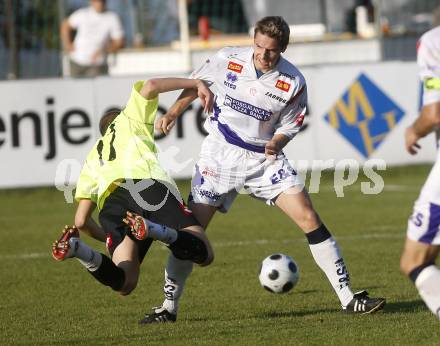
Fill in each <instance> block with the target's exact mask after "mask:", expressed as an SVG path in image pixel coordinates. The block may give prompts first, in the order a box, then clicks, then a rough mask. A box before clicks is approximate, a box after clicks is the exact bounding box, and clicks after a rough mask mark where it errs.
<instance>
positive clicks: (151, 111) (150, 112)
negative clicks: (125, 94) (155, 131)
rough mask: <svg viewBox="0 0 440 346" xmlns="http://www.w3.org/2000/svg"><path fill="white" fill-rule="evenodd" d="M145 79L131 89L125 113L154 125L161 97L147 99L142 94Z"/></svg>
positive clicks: (129, 116)
mask: <svg viewBox="0 0 440 346" xmlns="http://www.w3.org/2000/svg"><path fill="white" fill-rule="evenodd" d="M144 83H145V81H137V82H136V83H135V84H134V85H133V88H132V90H131V95H130V99H129V100H128V103H127V105H126V106H125V108H124V110H123V113H124V114H125V116H127V117H128V118H130V119H132V120H135V121H139V122H142V123H145V124H149V125H154V118H155V116H156V112H157V107H158V105H159V97H155V98H154V99H152V100H147V99H146V98H145V97H143V96H142V95H141V94H140V91H141V89H142V86H143V85H144Z"/></svg>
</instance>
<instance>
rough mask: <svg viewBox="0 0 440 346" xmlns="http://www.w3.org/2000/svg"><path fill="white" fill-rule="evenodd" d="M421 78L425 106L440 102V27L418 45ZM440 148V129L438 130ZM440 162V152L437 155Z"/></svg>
mask: <svg viewBox="0 0 440 346" xmlns="http://www.w3.org/2000/svg"><path fill="white" fill-rule="evenodd" d="M417 64H418V66H419V77H420V79H421V81H422V82H423V105H424V106H425V105H428V104H430V103H434V102H440V26H439V27H436V28H434V29H431V30H429V31H427V32H426V33H425V34H423V35H422V37H421V38H420V40H419V42H418V45H417ZM436 135H437V147H440V129H437V132H436ZM437 160H440V151H439V154H438V155H437Z"/></svg>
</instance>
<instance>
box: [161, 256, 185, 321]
mask: <svg viewBox="0 0 440 346" xmlns="http://www.w3.org/2000/svg"><path fill="white" fill-rule="evenodd" d="M192 269H193V263H192V262H191V261H182V260H179V259H177V258H176V257H174V256H173V255H172V254H170V256H169V257H168V263H167V267H166V269H165V284H164V287H163V293H164V295H165V300H164V302H163V304H162V307H163V308H165V309H167V310H168V312H171V313H172V314H176V313H177V308H178V305H179V299H180V296H181V295H182V292H183V288H184V287H185V281H186V279H187V278H188V276H189V275H190V274H191V271H192Z"/></svg>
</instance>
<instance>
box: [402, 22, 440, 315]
mask: <svg viewBox="0 0 440 346" xmlns="http://www.w3.org/2000/svg"><path fill="white" fill-rule="evenodd" d="M417 63H418V65H419V70H420V73H419V75H420V79H421V80H422V82H423V86H424V88H423V107H422V110H421V112H420V115H419V117H418V118H417V120H416V121H415V122H414V123H413V124H412V125H411V126H410V127H408V128H407V130H406V132H405V144H406V149H407V150H408V152H409V153H410V154H412V155H415V154H417V152H418V150H419V149H420V145H419V144H418V143H417V142H418V140H419V139H420V138H422V137H425V136H426V135H428V134H430V133H433V132H434V133H435V134H436V141H437V148H438V147H439V146H440V27H437V28H434V29H432V30H430V31H428V32H426V33H425V34H424V35H423V36H422V37H421V39H420V41H419V44H418V50H417ZM439 249H440V151H438V152H437V158H436V162H435V164H434V166H433V167H432V170H431V173H430V174H429V176H428V179H427V180H426V182H425V185H424V186H423V188H422V191H421V192H420V195H419V198H418V199H417V200H416V202H415V203H414V210H413V213H412V215H411V217H410V218H409V220H408V231H407V239H406V242H405V247H404V250H403V254H402V258H401V260H400V268H401V270H402V272H403V273H404V274H406V275H408V276H409V278H410V279H411V280H412V281H413V282H414V284H415V286H416V288H417V290H418V291H419V294H420V296H421V297H422V299H423V300H424V302H425V303H426V305H427V306H428V308H429V309H430V310H431V311H432V312H433V313H434V314H435V315H436V316H437V318H438V319H440V269H439V267H438V266H436V265H435V260H436V258H437V257H438V253H439Z"/></svg>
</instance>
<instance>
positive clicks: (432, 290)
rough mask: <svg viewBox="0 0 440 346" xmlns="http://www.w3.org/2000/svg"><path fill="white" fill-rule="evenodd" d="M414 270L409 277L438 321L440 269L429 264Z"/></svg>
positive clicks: (439, 316) (439, 313)
mask: <svg viewBox="0 0 440 346" xmlns="http://www.w3.org/2000/svg"><path fill="white" fill-rule="evenodd" d="M420 269H421V270H419V268H416V269H414V270H413V271H412V272H411V273H410V277H411V278H412V279H413V280H414V283H415V285H416V287H417V290H418V291H419V294H420V296H421V297H422V299H423V301H424V302H425V303H426V305H427V306H428V308H429V309H430V310H431V311H432V312H433V313H434V315H436V316H437V318H438V319H440V291H439V288H440V269H439V268H438V267H437V266H436V265H434V264H431V265H429V266H423V267H421V268H420Z"/></svg>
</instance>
